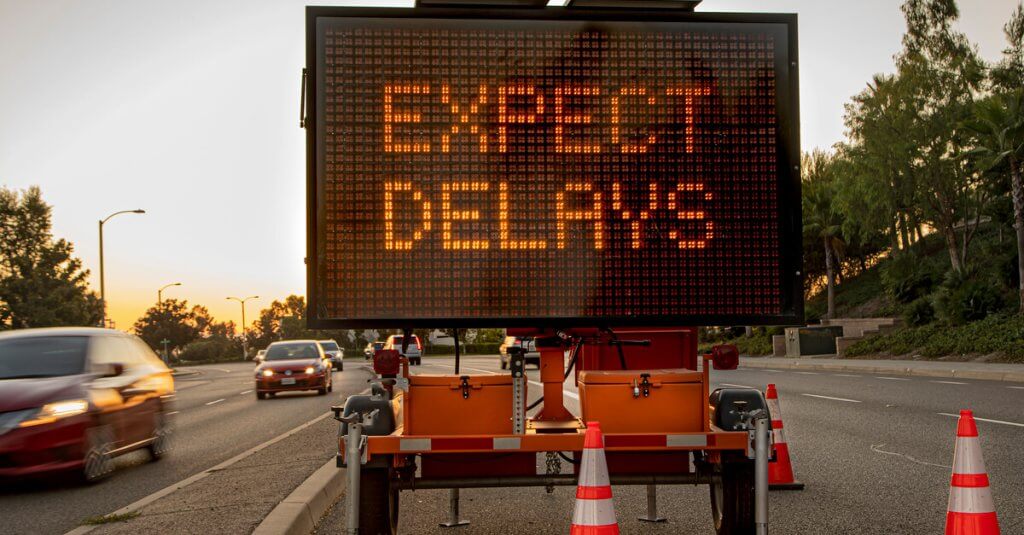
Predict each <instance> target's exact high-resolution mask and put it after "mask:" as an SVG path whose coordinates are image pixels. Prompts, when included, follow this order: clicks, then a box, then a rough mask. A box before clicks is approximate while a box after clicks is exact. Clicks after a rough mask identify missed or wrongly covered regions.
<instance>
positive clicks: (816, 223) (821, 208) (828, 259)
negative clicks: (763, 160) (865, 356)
mask: <svg viewBox="0 0 1024 535" xmlns="http://www.w3.org/2000/svg"><path fill="white" fill-rule="evenodd" d="M837 165H838V164H837V162H836V161H835V157H834V156H832V155H830V154H827V153H824V152H821V151H814V152H812V153H811V154H805V155H804V158H803V164H802V165H801V167H802V168H803V171H804V177H803V187H802V191H803V219H804V233H805V234H806V235H808V236H810V237H811V238H812V239H815V240H817V241H818V244H819V247H821V250H822V251H823V252H824V255H825V280H826V286H827V290H826V291H827V292H828V312H827V315H826V317H827V318H834V317H835V311H836V304H835V282H836V275H837V271H838V269H837V268H838V258H839V256H841V254H842V251H843V248H844V247H845V245H846V242H845V241H844V240H843V237H842V225H843V219H842V216H841V215H840V214H839V213H838V212H837V211H836V210H835V207H834V199H835V190H836V182H837V181H836V175H835V171H836V168H837Z"/></svg>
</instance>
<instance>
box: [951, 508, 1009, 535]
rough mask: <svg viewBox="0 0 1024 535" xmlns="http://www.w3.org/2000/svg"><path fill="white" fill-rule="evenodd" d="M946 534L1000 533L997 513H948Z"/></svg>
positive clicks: (976, 534) (996, 534)
mask: <svg viewBox="0 0 1024 535" xmlns="http://www.w3.org/2000/svg"><path fill="white" fill-rule="evenodd" d="M946 535H999V521H998V520H997V519H996V514H995V513H954V512H947V513H946Z"/></svg>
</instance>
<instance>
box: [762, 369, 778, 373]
mask: <svg viewBox="0 0 1024 535" xmlns="http://www.w3.org/2000/svg"><path fill="white" fill-rule="evenodd" d="M764 371H766V372H772V373H782V370H769V369H765V370H764Z"/></svg>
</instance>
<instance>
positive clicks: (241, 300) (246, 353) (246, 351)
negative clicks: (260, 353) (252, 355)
mask: <svg viewBox="0 0 1024 535" xmlns="http://www.w3.org/2000/svg"><path fill="white" fill-rule="evenodd" d="M259 298H260V296H258V295H250V296H249V297H244V298H242V297H228V298H227V299H228V300H229V301H238V302H239V303H241V304H242V360H245V359H246V358H248V356H249V348H248V347H247V346H246V339H245V302H246V301H248V300H250V299H259Z"/></svg>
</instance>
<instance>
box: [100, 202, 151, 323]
mask: <svg viewBox="0 0 1024 535" xmlns="http://www.w3.org/2000/svg"><path fill="white" fill-rule="evenodd" d="M144 213H146V211H145V210H143V209H141V208H139V209H137V210H121V211H120V212H114V213H112V214H110V215H108V216H107V217H105V218H103V219H100V306H101V307H103V326H104V327H106V326H107V286H106V282H105V279H104V273H103V224H104V223H106V222H107V221H110V219H111V218H112V217H114V216H116V215H121V214H144Z"/></svg>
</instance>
